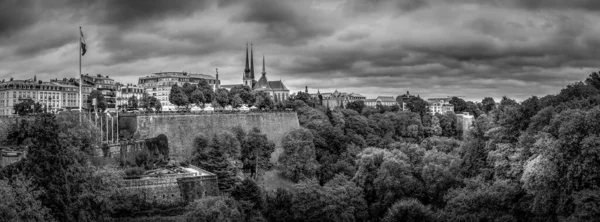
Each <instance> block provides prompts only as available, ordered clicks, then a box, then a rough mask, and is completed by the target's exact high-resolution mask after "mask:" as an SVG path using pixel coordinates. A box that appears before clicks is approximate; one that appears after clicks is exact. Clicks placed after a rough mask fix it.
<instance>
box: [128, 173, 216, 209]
mask: <svg viewBox="0 0 600 222" xmlns="http://www.w3.org/2000/svg"><path fill="white" fill-rule="evenodd" d="M120 187H121V189H123V190H124V191H126V192H127V193H129V194H138V195H139V196H140V197H141V198H143V199H144V200H146V201H147V202H150V203H161V204H170V203H178V202H189V201H193V200H195V199H199V198H203V197H206V196H216V195H218V194H219V188H218V185H217V176H215V175H208V176H194V177H189V175H187V174H180V175H172V176H169V177H158V178H146V179H126V180H122V181H121V182H120Z"/></svg>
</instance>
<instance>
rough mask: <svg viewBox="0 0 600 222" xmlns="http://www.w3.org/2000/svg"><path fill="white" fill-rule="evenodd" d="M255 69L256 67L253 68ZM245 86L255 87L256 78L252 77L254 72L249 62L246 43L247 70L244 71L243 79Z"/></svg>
mask: <svg viewBox="0 0 600 222" xmlns="http://www.w3.org/2000/svg"><path fill="white" fill-rule="evenodd" d="M253 67H254V66H253ZM242 80H243V82H244V85H245V86H249V87H250V88H252V87H253V85H252V84H253V82H254V77H253V76H252V72H251V70H250V64H249V62H248V43H246V68H245V69H244V76H243V78H242Z"/></svg>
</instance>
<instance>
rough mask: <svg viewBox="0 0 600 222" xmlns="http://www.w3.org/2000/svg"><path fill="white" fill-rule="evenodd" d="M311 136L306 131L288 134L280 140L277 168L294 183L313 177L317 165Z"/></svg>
mask: <svg viewBox="0 0 600 222" xmlns="http://www.w3.org/2000/svg"><path fill="white" fill-rule="evenodd" d="M313 139H314V137H313V135H312V133H311V132H310V131H309V130H307V129H297V130H292V131H290V132H288V133H287V134H286V135H285V136H284V137H283V139H282V140H281V143H282V146H283V153H282V154H281V156H280V157H279V166H280V168H281V169H282V171H283V173H284V175H285V176H287V177H288V178H290V179H291V180H292V181H294V182H298V181H300V180H302V179H304V178H312V177H314V176H315V173H316V170H317V167H318V163H317V161H316V159H315V158H316V156H315V145H314V143H313Z"/></svg>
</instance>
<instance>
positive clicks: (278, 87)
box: [269, 80, 288, 90]
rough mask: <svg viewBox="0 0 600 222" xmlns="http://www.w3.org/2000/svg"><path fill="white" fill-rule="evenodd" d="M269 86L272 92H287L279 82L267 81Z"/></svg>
mask: <svg viewBox="0 0 600 222" xmlns="http://www.w3.org/2000/svg"><path fill="white" fill-rule="evenodd" d="M269 86H270V87H271V89H273V90H288V88H287V87H285V85H284V84H283V82H282V81H281V80H279V81H269Z"/></svg>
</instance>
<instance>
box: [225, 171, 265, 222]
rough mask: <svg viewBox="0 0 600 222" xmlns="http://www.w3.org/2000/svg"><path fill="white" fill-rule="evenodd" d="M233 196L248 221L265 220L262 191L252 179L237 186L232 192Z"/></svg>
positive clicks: (247, 179)
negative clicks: (262, 211)
mask: <svg viewBox="0 0 600 222" xmlns="http://www.w3.org/2000/svg"><path fill="white" fill-rule="evenodd" d="M231 196H232V197H233V198H234V199H236V200H237V201H238V202H239V203H240V205H241V207H242V209H243V212H244V215H245V216H246V221H257V220H260V219H263V216H262V214H261V210H262V209H263V205H264V203H263V199H262V190H261V188H260V187H259V186H258V185H257V184H256V182H254V181H253V180H252V179H249V178H246V179H245V180H244V181H242V183H241V184H238V185H236V186H235V188H234V189H233V190H232V191H231ZM263 220H264V219H263Z"/></svg>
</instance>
